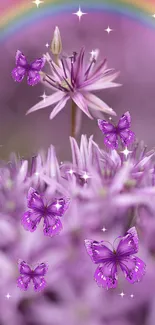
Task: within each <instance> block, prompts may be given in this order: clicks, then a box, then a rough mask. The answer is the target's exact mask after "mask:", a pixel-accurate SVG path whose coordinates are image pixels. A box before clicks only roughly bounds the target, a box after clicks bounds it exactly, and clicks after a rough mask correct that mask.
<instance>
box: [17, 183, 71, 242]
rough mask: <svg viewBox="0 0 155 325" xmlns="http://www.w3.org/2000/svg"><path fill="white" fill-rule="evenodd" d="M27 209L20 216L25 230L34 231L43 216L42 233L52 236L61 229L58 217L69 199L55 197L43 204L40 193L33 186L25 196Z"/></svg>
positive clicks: (65, 208)
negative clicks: (50, 201) (48, 202)
mask: <svg viewBox="0 0 155 325" xmlns="http://www.w3.org/2000/svg"><path fill="white" fill-rule="evenodd" d="M27 202H28V203H27V205H28V208H29V210H28V211H27V212H25V213H24V215H23V217H22V225H23V226H24V228H25V229H26V230H29V231H31V232H33V231H35V230H36V228H37V226H38V224H39V223H40V221H41V219H42V218H44V235H45V236H54V235H56V234H58V233H59V232H60V231H61V229H62V223H61V221H60V219H59V217H62V216H63V214H64V213H65V211H66V210H67V208H68V205H69V199H66V200H64V199H63V198H61V199H57V200H56V199H55V200H54V201H53V202H52V203H50V204H45V203H44V201H43V198H42V197H41V195H40V194H39V193H38V192H37V191H36V190H34V189H33V188H30V189H29V192H28V197H27Z"/></svg>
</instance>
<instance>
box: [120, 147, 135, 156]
mask: <svg viewBox="0 0 155 325" xmlns="http://www.w3.org/2000/svg"><path fill="white" fill-rule="evenodd" d="M120 152H121V153H123V154H124V155H125V157H126V158H127V156H128V154H129V153H132V151H130V150H128V148H127V147H126V148H125V149H124V150H123V151H120Z"/></svg>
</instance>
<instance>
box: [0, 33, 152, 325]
mask: <svg viewBox="0 0 155 325" xmlns="http://www.w3.org/2000/svg"><path fill="white" fill-rule="evenodd" d="M51 51H52V53H53V55H54V59H52V58H51V57H50V55H49V54H46V55H44V56H43V57H42V58H40V59H37V60H35V61H34V62H33V63H32V64H29V63H28V62H27V59H26V57H25V56H24V54H22V52H20V51H17V54H16V68H15V69H14V70H13V72H12V76H13V78H14V79H15V80H16V81H17V82H21V81H22V80H23V78H24V76H25V75H27V76H28V79H27V82H28V84H29V85H35V84H37V83H38V82H39V81H40V80H41V81H42V82H43V84H44V85H47V86H49V87H50V88H51V89H52V90H54V94H52V95H50V96H48V97H47V98H46V99H44V100H43V101H41V102H40V103H38V104H37V105H35V106H34V107H32V108H31V109H30V110H29V111H28V113H30V112H34V111H36V110H38V109H41V108H44V107H47V106H50V105H53V104H56V103H57V104H56V106H55V107H54V109H53V111H52V113H51V115H50V118H51V119H52V118H53V117H55V116H56V114H58V112H60V110H62V109H63V108H64V107H65V105H66V103H67V101H68V100H69V99H71V102H72V134H73V135H74V134H75V126H76V122H77V120H76V117H77V115H76V110H75V106H77V107H78V108H80V110H81V111H83V112H84V113H85V114H86V115H87V116H88V117H90V118H92V115H93V114H94V113H93V112H94V111H95V110H98V111H101V112H103V113H106V114H110V115H116V113H115V112H114V111H113V110H112V109H111V108H110V107H109V106H108V105H107V104H105V103H104V102H103V101H101V99H99V98H98V97H96V96H95V95H94V94H92V93H91V92H92V91H94V90H98V89H105V88H110V87H115V86H119V84H116V83H114V82H113V81H114V80H115V78H116V77H117V75H118V73H117V72H115V71H114V70H113V69H107V63H106V60H103V61H102V62H101V63H100V64H99V65H98V66H97V67H95V66H96V61H97V56H98V52H97V53H96V54H94V53H93V55H92V56H91V59H90V62H89V63H88V65H86V64H85V61H84V53H85V51H84V49H81V51H80V53H79V54H77V53H75V52H73V55H71V56H68V57H64V56H61V57H60V54H61V51H62V42H61V37H60V32H59V29H58V28H56V29H55V32H54V39H53V41H52V44H51ZM45 61H47V62H48V63H49V65H50V68H51V74H46V73H43V72H41V69H42V68H43V66H44V64H45ZM88 108H89V110H88ZM92 109H93V110H92ZM91 110H92V111H91ZM90 113H91V114H90ZM130 124H131V117H130V113H129V112H126V113H125V114H124V115H123V116H122V117H121V118H120V120H119V122H118V124H117V125H116V126H115V125H113V123H110V122H109V121H108V122H107V121H106V120H103V119H102V120H101V119H100V120H98V125H99V127H100V129H101V131H102V132H103V134H104V143H105V145H106V147H108V149H107V148H106V149H103V148H99V146H98V145H97V143H96V142H95V141H94V139H93V136H91V137H90V138H89V139H88V138H87V136H86V135H82V136H81V142H80V145H78V143H77V141H76V140H75V138H74V137H70V144H71V152H72V160H71V161H66V162H63V163H60V162H59V159H58V158H57V156H56V152H55V148H54V147H53V146H52V145H51V146H50V148H49V149H48V151H47V153H45V152H39V153H38V154H37V155H36V157H33V158H32V160H31V161H27V160H21V161H19V160H18V159H17V158H16V156H15V155H12V156H11V157H10V162H9V164H6V163H4V162H1V163H0V207H1V209H0V216H1V218H0V262H1V263H0V274H1V281H0V289H1V290H0V292H1V294H0V310H3V311H4V310H7V312H6V313H5V312H3V313H2V314H0V324H2V325H9V324H10V323H12V324H13V325H16V324H18V325H23V324H24V325H29V324H33V325H38V324H40V325H56V324H57V325H62V324H64V320H65V323H66V324H68V325H78V324H81V325H87V324H89V325H94V324H96V325H133V324H134V325H141V324H142V323H143V324H146V325H153V324H154V322H155V314H154V289H155V288H154V286H155V273H154V255H155V245H154V234H155V221H154V215H155V200H154V195H155V186H154V185H155V165H154V156H155V151H154V150H152V151H150V152H147V149H146V147H144V146H143V144H142V143H136V141H135V135H134V133H133V132H132V131H131V130H130V127H131V125H130ZM120 145H122V148H121V149H124V150H122V151H121V149H120ZM124 147H125V148H124ZM127 147H130V150H128V148H127ZM51 198H52V201H51ZM68 198H69V200H68ZM45 201H46V202H45ZM68 203H69V204H68ZM64 212H65V214H64ZM62 216H63V220H62V222H61V221H60V217H62ZM42 221H43V224H42ZM135 227H136V229H135ZM24 228H25V229H24ZM25 230H28V231H25ZM57 233H59V235H58V236H55V235H56V234H57ZM137 233H138V236H137ZM118 236H121V239H120V241H119V244H118V246H117V248H116V250H115V249H113V252H112V253H111V251H110V250H108V248H107V247H106V246H103V245H102V243H103V242H102V241H108V242H113V241H114V239H115V238H116V237H118ZM49 237H52V238H49ZM138 238H139V248H140V249H139V252H138ZM84 242H85V245H84ZM124 250H125V251H127V253H126V256H125V255H124ZM107 251H108V254H109V255H106V254H107ZM87 252H88V254H89V255H90V257H91V259H92V260H93V262H94V263H96V264H98V263H99V262H100V257H101V256H102V260H101V262H102V263H103V262H104V258H105V255H106V258H107V256H108V258H109V263H107V264H106V267H105V270H104V272H103V269H102V267H100V265H99V266H97V269H95V267H94V265H93V263H91V261H90V259H89V257H88V254H87ZM137 252H138V257H135V256H132V259H131V260H129V259H128V255H129V254H130V255H133V254H135V253H137ZM111 256H113V258H114V261H115V262H116V263H115V265H112V266H111ZM19 259H22V262H21V264H20V275H21V276H20V277H19V278H18V286H19V287H20V288H22V289H24V290H27V288H28V285H29V282H30V280H31V279H32V280H33V284H34V289H35V291H40V289H41V288H44V290H43V291H42V292H37V293H36V292H34V291H33V290H28V291H27V292H26V293H25V292H23V291H20V290H19V288H17V285H16V280H17V277H18V276H19V273H18V267H17V261H18V260H19ZM24 261H26V263H25V262H24ZM106 261H107V260H106ZM143 261H145V263H146V265H147V272H146V275H145V277H144V279H143V281H142V282H141V284H138V285H136V284H135V285H134V286H133V285H132V284H133V283H135V282H136V281H139V280H141V278H142V275H143V274H144V273H145V264H144V262H143ZM126 262H127V264H126ZM36 263H40V264H39V266H38V267H36V268H35V269H33V270H32V269H31V268H30V267H29V265H35V264H36ZM47 264H48V268H49V272H47V274H46V271H47ZM116 264H117V265H116ZM118 264H119V266H120V267H121V269H122V270H123V272H124V273H125V275H126V279H127V280H128V281H126V279H125V278H124V277H123V276H122V277H120V278H119V281H118V282H117V270H116V266H118ZM131 264H133V265H134V267H135V269H134V271H133V266H131ZM113 266H114V268H113ZM109 267H110V270H109ZM27 270H28V272H29V274H28V273H27ZM109 271H110V272H113V277H112V278H111V277H109ZM129 271H130V272H129ZM94 272H95V278H96V281H97V283H98V284H101V285H102V287H104V288H105V287H106V286H107V287H108V288H114V289H111V290H109V291H106V290H104V289H103V288H99V287H98V286H97V285H96V283H95V281H93V274H94ZM27 274H28V275H29V277H27ZM38 274H39V276H40V277H37V276H38ZM45 274H46V282H47V286H46V285H45V284H46V282H45V280H44V279H43V276H44V275H45ZM24 276H26V277H24ZM38 279H39V280H38ZM38 281H39V282H38ZM129 282H130V283H129ZM116 284H117V285H116ZM7 292H9V293H10V295H11V298H10V301H9V302H8V301H7V298H5V295H6V294H7ZM123 296H124V298H123ZM135 301H136V304H135ZM8 303H9V308H8ZM135 306H136V307H137V309H136V307H135Z"/></svg>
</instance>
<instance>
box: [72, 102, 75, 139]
mask: <svg viewBox="0 0 155 325" xmlns="http://www.w3.org/2000/svg"><path fill="white" fill-rule="evenodd" d="M75 126H76V104H75V103H74V102H73V101H72V108H71V136H72V137H73V138H75Z"/></svg>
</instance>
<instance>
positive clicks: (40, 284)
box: [32, 263, 48, 292]
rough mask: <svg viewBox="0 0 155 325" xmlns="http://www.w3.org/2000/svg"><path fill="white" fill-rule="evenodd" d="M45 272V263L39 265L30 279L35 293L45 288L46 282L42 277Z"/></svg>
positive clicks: (46, 268)
mask: <svg viewBox="0 0 155 325" xmlns="http://www.w3.org/2000/svg"><path fill="white" fill-rule="evenodd" d="M47 270H48V266H47V264H45V263H41V264H39V265H38V266H37V267H36V268H35V270H34V272H33V278H32V280H33V285H34V290H35V291H37V292H39V291H42V290H43V289H44V288H45V286H46V281H45V279H44V276H45V275H46V273H47Z"/></svg>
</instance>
